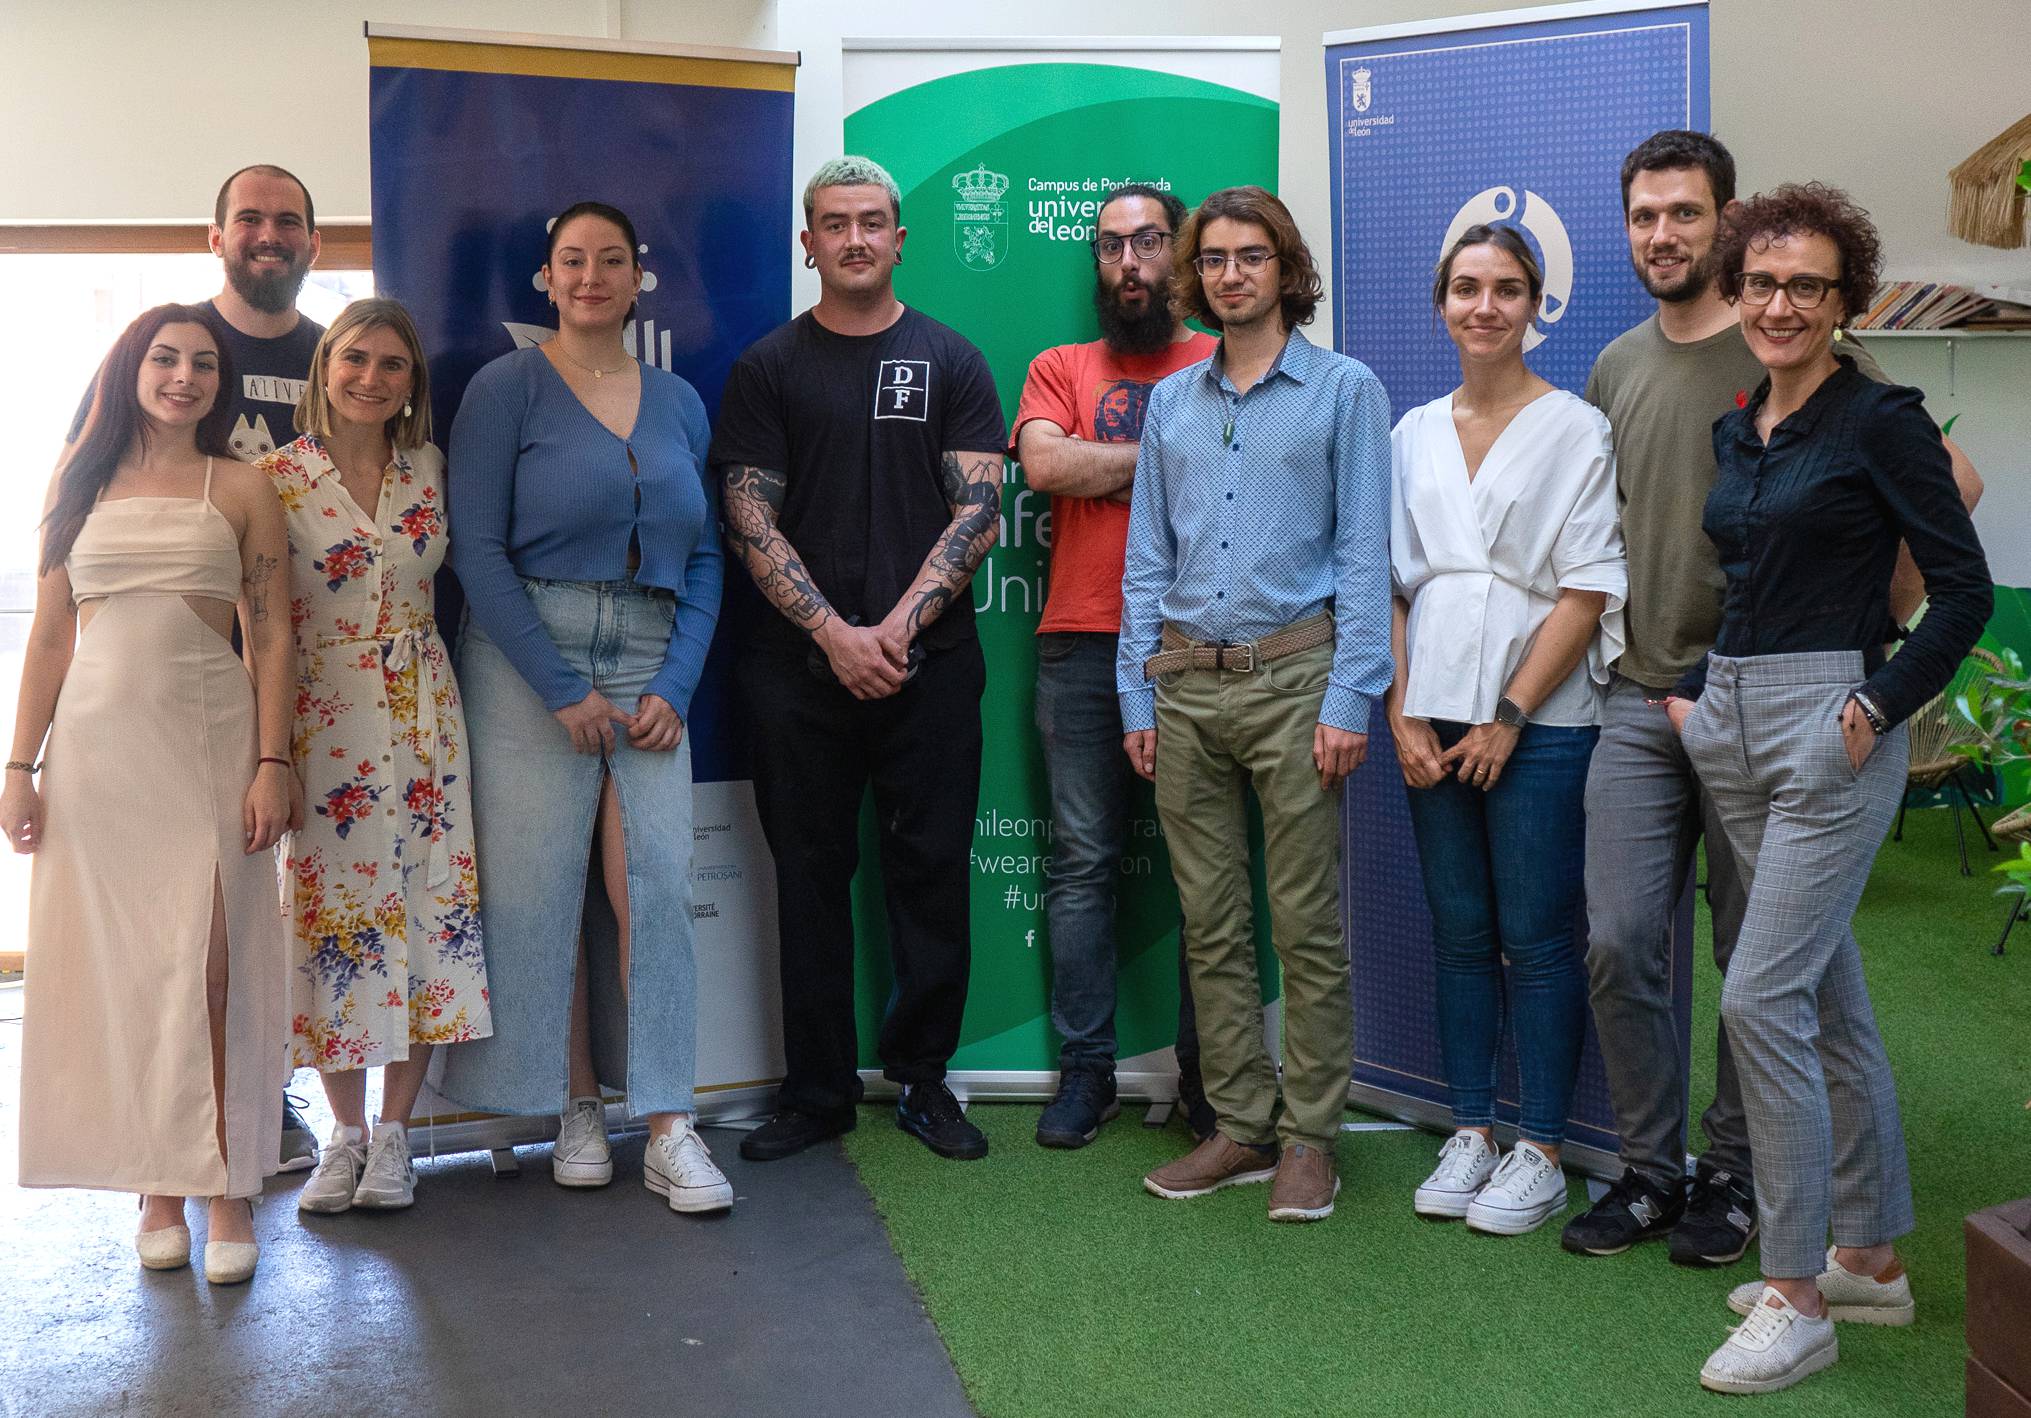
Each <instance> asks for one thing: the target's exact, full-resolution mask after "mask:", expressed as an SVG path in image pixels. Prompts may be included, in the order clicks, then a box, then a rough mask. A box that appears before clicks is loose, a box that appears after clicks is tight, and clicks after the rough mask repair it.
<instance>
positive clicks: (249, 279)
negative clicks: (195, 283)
mask: <svg viewBox="0 0 2031 1418" xmlns="http://www.w3.org/2000/svg"><path fill="white" fill-rule="evenodd" d="M254 254H255V253H253V252H251V251H250V252H248V253H247V255H246V256H245V257H242V258H241V259H240V260H238V261H228V262H226V284H227V285H229V286H231V287H232V288H233V293H234V294H235V295H237V296H239V297H240V299H242V300H244V301H246V302H247V304H249V305H251V306H253V307H254V308H255V309H256V310H259V311H262V312H263V313H265V314H268V315H280V314H281V313H282V312H283V311H285V310H288V309H290V308H291V307H292V306H294V305H295V304H296V293H297V292H298V291H300V290H302V289H303V282H304V280H305V278H306V277H308V276H309V275H310V265H309V263H308V262H305V263H303V264H300V265H299V264H298V263H297V260H296V257H295V255H294V254H293V253H289V252H284V253H283V255H284V256H285V257H286V258H287V260H288V261H289V264H288V265H287V266H285V267H283V268H282V269H281V270H279V271H266V272H262V271H256V270H255V269H254V268H253V264H252V258H253V256H254Z"/></svg>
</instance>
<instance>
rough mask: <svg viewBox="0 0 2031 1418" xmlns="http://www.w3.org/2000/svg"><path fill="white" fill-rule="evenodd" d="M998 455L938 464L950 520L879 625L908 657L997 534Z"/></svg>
mask: <svg viewBox="0 0 2031 1418" xmlns="http://www.w3.org/2000/svg"><path fill="white" fill-rule="evenodd" d="M1001 471H1002V463H1001V454H1000V453H998V452H996V453H970V452H953V451H950V450H947V452H946V453H945V455H944V457H943V458H942V459H941V460H940V461H939V466H938V481H939V485H940V486H941V487H942V488H943V489H944V492H945V502H946V505H947V506H949V507H950V508H951V509H952V520H951V522H949V523H948V524H946V527H945V530H944V531H943V532H941V533H940V534H939V536H938V540H937V541H936V542H935V543H933V545H932V547H931V554H930V555H929V556H926V557H925V558H924V564H923V566H922V567H920V568H919V569H918V571H917V577H916V580H915V581H914V582H913V583H912V584H911V586H910V589H909V590H907V591H905V592H904V593H903V598H902V600H900V601H898V602H897V603H896V608H895V609H894V610H892V611H890V612H889V614H888V618H887V619H886V620H884V621H883V622H882V631H883V633H884V635H885V636H886V637H887V639H888V642H889V643H890V645H891V646H893V647H896V648H899V649H900V650H901V651H903V652H904V653H907V652H908V650H909V647H910V644H911V642H912V641H914V640H915V639H916V638H917V637H918V636H919V635H921V634H923V633H924V631H925V629H926V628H928V627H929V626H930V624H931V622H933V621H935V620H936V619H937V618H938V617H939V616H941V615H943V614H944V613H945V608H946V607H947V606H949V605H951V604H952V602H953V600H954V599H955V598H957V597H958V596H960V595H963V594H964V593H965V591H966V583H967V582H969V581H971V580H972V579H973V573H974V572H976V571H978V570H979V569H980V563H981V562H982V561H983V560H985V559H986V557H987V552H988V548H990V547H992V546H993V545H994V541H995V538H996V536H997V535H999V533H1000V531H1001Z"/></svg>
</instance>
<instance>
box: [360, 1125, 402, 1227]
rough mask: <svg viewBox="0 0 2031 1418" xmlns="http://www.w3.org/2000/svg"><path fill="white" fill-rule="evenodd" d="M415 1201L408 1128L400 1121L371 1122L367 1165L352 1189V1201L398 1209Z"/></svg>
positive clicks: (377, 1208) (391, 1209) (369, 1205)
mask: <svg viewBox="0 0 2031 1418" xmlns="http://www.w3.org/2000/svg"><path fill="white" fill-rule="evenodd" d="M415 1204H416V1165H415V1163H413V1162H412V1161H410V1159H409V1129H408V1128H406V1127H404V1126H402V1124H400V1123H388V1122H380V1123H375V1124H374V1136H373V1138H372V1139H371V1140H370V1141H369V1142H368V1143H367V1165H366V1166H365V1167H363V1168H361V1169H360V1184H359V1186H357V1187H355V1188H354V1189H353V1205H354V1206H365V1207H371V1208H372V1209H374V1210H376V1211H399V1210H401V1209H402V1208H403V1207H405V1206H414V1205H415Z"/></svg>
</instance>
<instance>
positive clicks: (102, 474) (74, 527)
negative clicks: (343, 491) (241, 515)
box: [41, 305, 234, 576]
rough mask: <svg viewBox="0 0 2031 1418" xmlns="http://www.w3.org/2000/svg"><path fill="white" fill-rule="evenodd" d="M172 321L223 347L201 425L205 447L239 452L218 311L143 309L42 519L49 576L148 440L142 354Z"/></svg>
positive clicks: (119, 347)
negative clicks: (125, 461) (139, 391)
mask: <svg viewBox="0 0 2031 1418" xmlns="http://www.w3.org/2000/svg"><path fill="white" fill-rule="evenodd" d="M165 325H201V326H203V327H204V328H205V330H206V331H207V332H209V333H210V335H211V337H212V345H213V347H214V348H215V349H217V351H218V354H219V392H218V395H217V396H216V397H215V398H214V399H213V400H212V406H211V408H209V409H208V410H206V411H205V416H204V417H203V418H201V419H199V420H198V424H197V451H198V452H200V453H204V454H208V455H210V456H211V457H214V458H228V459H230V458H232V456H233V447H232V441H231V440H232V432H233V401H232V398H231V396H230V394H229V392H228V391H230V390H231V389H233V388H234V383H233V380H234V374H233V356H232V352H231V351H230V350H229V349H228V348H227V347H226V337H225V332H224V331H223V330H221V329H220V328H219V319H218V317H217V316H216V315H214V314H212V312H211V311H209V310H206V309H204V308H203V307H201V306H196V305H158V306H156V307H155V308H154V309H153V310H147V311H143V312H142V313H141V314H140V315H139V316H137V317H136V318H135V320H134V323H133V324H131V325H129V326H128V327H127V328H126V329H125V330H122V331H121V332H120V338H119V339H117V340H115V341H113V348H112V349H110V350H108V351H106V358H105V359H104V360H103V361H102V362H101V363H100V365H99V372H98V373H97V374H96V375H94V376H93V379H92V407H91V411H90V412H89V413H87V414H86V415H85V426H84V428H83V429H82V430H81V431H80V432H79V434H78V437H77V441H76V442H75V443H73V444H72V445H71V448H70V452H69V453H67V454H65V455H64V460H63V463H62V464H61V467H62V469H63V471H62V473H61V474H60V475H59V477H58V479H57V492H56V502H55V504H54V505H53V506H51V508H50V509H49V515H48V516H47V517H45V518H43V519H42V571H41V574H42V575H44V576H47V575H49V573H50V572H52V571H54V570H56V568H57V567H59V566H61V565H63V563H64V559H65V558H66V557H68V556H69V555H70V554H71V544H72V543H73V542H75V541H76V540H77V539H78V532H79V531H80V530H81V529H82V528H83V527H84V525H85V518H87V517H89V516H91V515H92V504H93V503H94V502H96V501H98V497H99V494H100V493H101V492H103V491H105V488H106V484H107V483H109V482H111V481H112V480H113V470H114V469H115V468H117V467H119V466H120V459H121V458H123V457H125V456H126V453H127V450H128V448H130V447H132V446H133V445H134V443H135V442H136V441H137V440H138V441H139V442H141V443H142V444H143V445H144V446H145V445H146V444H147V442H148V420H147V419H146V418H145V417H143V416H142V413H141V404H140V401H139V400H138V399H136V398H135V395H134V390H135V387H136V385H137V384H138V383H139V382H140V378H141V361H142V360H143V359H144V358H145V357H146V356H147V354H148V350H149V347H150V346H151V345H153V344H154V343H155V337H156V335H157V334H159V333H160V332H161V330H162V327H163V326H165Z"/></svg>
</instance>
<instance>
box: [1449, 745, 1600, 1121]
mask: <svg viewBox="0 0 2031 1418" xmlns="http://www.w3.org/2000/svg"><path fill="white" fill-rule="evenodd" d="M1467 727H1468V726H1467V725H1465V724H1456V723H1448V722H1446V721H1444V720H1435V721H1433V723H1432V728H1433V730H1434V731H1435V732H1436V733H1437V734H1438V736H1439V744H1440V746H1441V747H1442V748H1451V747H1452V746H1453V745H1454V744H1456V743H1458V742H1459V741H1460V740H1461V739H1462V738H1464V737H1465V736H1466V733H1467ZM1600 732H1601V731H1600V730H1599V729H1596V728H1555V727H1551V726H1549V725H1542V724H1529V725H1526V726H1525V727H1524V730H1523V733H1522V735H1521V737H1519V738H1518V740H1517V743H1516V749H1515V751H1514V752H1513V753H1511V754H1510V755H1509V761H1508V763H1507V764H1505V765H1504V767H1503V769H1502V776H1501V777H1500V778H1499V779H1498V780H1497V781H1496V784H1495V786H1494V787H1493V788H1490V789H1488V790H1487V791H1485V792H1484V791H1482V790H1481V789H1479V788H1472V787H1468V786H1467V785H1465V784H1463V783H1461V782H1459V781H1458V780H1457V779H1454V778H1451V777H1447V778H1444V779H1441V780H1440V781H1439V783H1438V784H1437V785H1436V786H1434V787H1430V788H1414V789H1412V790H1411V792H1410V795H1409V796H1410V820H1411V828H1412V830H1413V832H1414V833H1415V834H1416V837H1417V850H1418V861H1419V865H1420V867H1421V868H1422V870H1423V872H1424V882H1425V899H1426V901H1427V902H1428V903H1429V904H1430V906H1431V913H1432V950H1433V956H1434V963H1435V965H1436V966H1437V971H1436V973H1437V980H1438V1022H1439V1049H1440V1053H1441V1054H1442V1056H1443V1057H1444V1059H1445V1069H1446V1083H1447V1086H1448V1087H1450V1088H1451V1089H1452V1093H1453V1126H1455V1127H1488V1126H1490V1125H1491V1124H1493V1122H1494V1121H1495V1082H1496V1068H1497V1061H1498V1059H1499V1057H1500V1055H1499V1052H1498V1047H1497V1046H1498V1044H1499V1042H1500V1039H1501V1034H1502V1016H1503V999H1502V995H1503V975H1504V969H1505V966H1506V967H1507V973H1508V976H1509V984H1510V986H1511V994H1512V1003H1511V1008H1512V1009H1513V1011H1514V1029H1515V1035H1516V1071H1517V1074H1518V1076H1519V1081H1520V1083H1521V1089H1522V1098H1521V1109H1520V1116H1519V1118H1518V1131H1519V1132H1521V1133H1522V1135H1523V1136H1524V1137H1525V1138H1527V1139H1529V1140H1530V1141H1531V1142H1535V1143H1540V1144H1543V1145H1546V1146H1556V1145H1557V1144H1559V1143H1560V1142H1562V1141H1563V1140H1564V1138H1565V1130H1566V1115H1567V1114H1568V1113H1570V1112H1571V1111H1572V1099H1573V1083H1574V1080H1575V1079H1576V1078H1577V1077H1578V1075H1579V1071H1580V1047H1581V1044H1582V1043H1583V1042H1584V1040H1585V1037H1586V1029H1587V981H1586V975H1585V973H1584V971H1583V970H1582V968H1581V964H1580V956H1579V951H1578V950H1577V949H1576V948H1575V945H1574V941H1573V928H1574V926H1575V924H1576V923H1577V919H1578V912H1579V907H1580V897H1581V881H1582V871H1583V868H1584V866H1585V844H1586V810H1585V797H1586V788H1587V761H1588V759H1589V757H1591V755H1592V754H1593V751H1594V741H1595V740H1596V739H1597V738H1599V737H1600Z"/></svg>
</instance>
